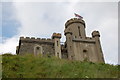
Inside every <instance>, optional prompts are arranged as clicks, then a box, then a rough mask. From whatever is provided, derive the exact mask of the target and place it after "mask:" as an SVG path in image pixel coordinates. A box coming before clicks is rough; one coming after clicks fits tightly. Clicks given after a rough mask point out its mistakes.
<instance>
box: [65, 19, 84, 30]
mask: <svg viewBox="0 0 120 80" xmlns="http://www.w3.org/2000/svg"><path fill="white" fill-rule="evenodd" d="M72 23H81V24H83V25H84V26H85V21H84V20H82V19H79V18H72V19H70V20H68V21H67V22H66V23H65V28H67V27H68V26H69V25H70V24H72Z"/></svg>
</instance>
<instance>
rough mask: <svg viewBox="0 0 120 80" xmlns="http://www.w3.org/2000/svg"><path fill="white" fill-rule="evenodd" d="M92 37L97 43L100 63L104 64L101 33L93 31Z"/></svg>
mask: <svg viewBox="0 0 120 80" xmlns="http://www.w3.org/2000/svg"><path fill="white" fill-rule="evenodd" d="M92 37H93V38H94V39H95V42H96V44H95V46H96V48H97V52H98V61H99V62H104V58H103V52H102V47H101V43H100V38H99V37H100V33H99V31H93V32H92Z"/></svg>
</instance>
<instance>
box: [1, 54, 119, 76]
mask: <svg viewBox="0 0 120 80" xmlns="http://www.w3.org/2000/svg"><path fill="white" fill-rule="evenodd" d="M2 70H3V72H2V77H3V78H117V77H118V66H113V65H109V64H103V63H92V62H85V61H84V62H80V61H70V60H64V59H58V58H55V57H50V58H48V57H41V56H33V55H25V56H18V55H10V54H4V55H3V56H2ZM119 72H120V71H119Z"/></svg>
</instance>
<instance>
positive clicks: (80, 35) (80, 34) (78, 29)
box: [78, 26, 81, 36]
mask: <svg viewBox="0 0 120 80" xmlns="http://www.w3.org/2000/svg"><path fill="white" fill-rule="evenodd" d="M78 32H79V36H81V33H80V26H78Z"/></svg>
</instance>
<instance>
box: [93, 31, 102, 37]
mask: <svg viewBox="0 0 120 80" xmlns="http://www.w3.org/2000/svg"><path fill="white" fill-rule="evenodd" d="M92 37H100V33H99V31H93V32H92Z"/></svg>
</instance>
